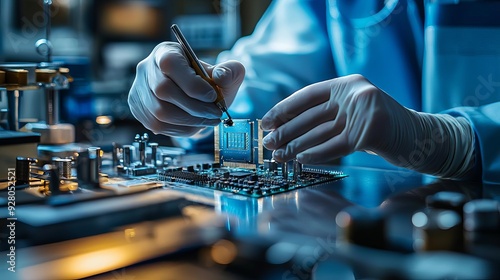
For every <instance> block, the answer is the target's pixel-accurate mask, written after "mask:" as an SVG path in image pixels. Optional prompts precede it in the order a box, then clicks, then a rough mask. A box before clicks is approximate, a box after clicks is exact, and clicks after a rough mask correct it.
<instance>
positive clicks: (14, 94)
mask: <svg viewBox="0 0 500 280" xmlns="http://www.w3.org/2000/svg"><path fill="white" fill-rule="evenodd" d="M21 95H22V92H21V91H19V90H9V91H7V107H8V108H9V111H8V112H7V122H8V124H9V130H12V131H18V130H19V115H20V104H21Z"/></svg>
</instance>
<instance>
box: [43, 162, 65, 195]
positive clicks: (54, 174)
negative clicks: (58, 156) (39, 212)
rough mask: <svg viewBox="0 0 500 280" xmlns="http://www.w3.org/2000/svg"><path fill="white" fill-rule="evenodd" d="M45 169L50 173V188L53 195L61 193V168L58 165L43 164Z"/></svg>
mask: <svg viewBox="0 0 500 280" xmlns="http://www.w3.org/2000/svg"><path fill="white" fill-rule="evenodd" d="M43 170H44V171H45V172H47V173H48V175H49V190H50V194H51V195H56V194H60V193H61V189H60V188H59V186H60V184H61V181H60V178H59V170H58V168H57V166H56V165H52V164H46V165H44V166H43Z"/></svg>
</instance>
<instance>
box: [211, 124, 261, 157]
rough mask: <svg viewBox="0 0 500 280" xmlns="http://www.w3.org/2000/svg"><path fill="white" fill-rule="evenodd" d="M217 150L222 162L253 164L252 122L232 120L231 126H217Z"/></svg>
mask: <svg viewBox="0 0 500 280" xmlns="http://www.w3.org/2000/svg"><path fill="white" fill-rule="evenodd" d="M219 139H220V141H219V149H220V157H221V160H222V161H231V162H242V163H253V122H252V121H250V120H246V119H237V120H234V124H233V126H227V125H224V124H221V125H219Z"/></svg>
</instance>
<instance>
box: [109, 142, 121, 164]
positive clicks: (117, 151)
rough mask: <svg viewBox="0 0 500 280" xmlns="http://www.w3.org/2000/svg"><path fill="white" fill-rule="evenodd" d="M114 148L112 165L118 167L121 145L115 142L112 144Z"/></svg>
mask: <svg viewBox="0 0 500 280" xmlns="http://www.w3.org/2000/svg"><path fill="white" fill-rule="evenodd" d="M112 146H113V148H112V149H113V150H112V151H111V156H112V161H113V162H112V164H113V166H118V165H120V158H119V156H118V155H119V154H120V150H121V148H122V147H121V145H120V144H118V143H116V142H113V143H112Z"/></svg>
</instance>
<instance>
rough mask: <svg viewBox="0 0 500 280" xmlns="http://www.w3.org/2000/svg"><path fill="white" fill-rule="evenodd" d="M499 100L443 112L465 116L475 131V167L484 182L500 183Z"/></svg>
mask: <svg viewBox="0 0 500 280" xmlns="http://www.w3.org/2000/svg"><path fill="white" fill-rule="evenodd" d="M498 112H500V102H495V103H492V104H488V105H485V106H481V107H458V108H454V109H450V110H448V111H445V113H447V114H450V115H454V116H462V117H465V118H466V119H467V120H469V122H470V123H471V125H472V127H473V129H474V131H475V133H476V141H477V143H476V158H477V164H476V165H478V166H477V168H478V169H480V170H481V171H480V173H481V176H482V181H483V182H484V183H491V184H498V183H500V145H499V140H500V114H499V113H498Z"/></svg>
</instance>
